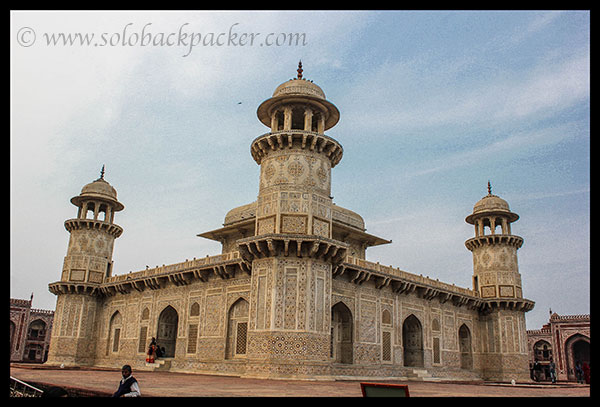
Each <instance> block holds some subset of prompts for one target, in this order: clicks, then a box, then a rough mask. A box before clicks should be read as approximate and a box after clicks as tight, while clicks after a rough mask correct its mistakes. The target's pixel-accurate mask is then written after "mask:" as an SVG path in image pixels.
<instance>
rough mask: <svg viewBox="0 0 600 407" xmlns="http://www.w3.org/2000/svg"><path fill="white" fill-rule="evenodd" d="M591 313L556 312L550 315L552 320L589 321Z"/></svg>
mask: <svg viewBox="0 0 600 407" xmlns="http://www.w3.org/2000/svg"><path fill="white" fill-rule="evenodd" d="M589 320H590V314H578V315H558V314H556V313H554V314H552V315H551V316H550V321H589Z"/></svg>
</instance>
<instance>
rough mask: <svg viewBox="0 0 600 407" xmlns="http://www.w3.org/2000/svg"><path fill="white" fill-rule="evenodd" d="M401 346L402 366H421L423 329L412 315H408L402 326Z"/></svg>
mask: <svg viewBox="0 0 600 407" xmlns="http://www.w3.org/2000/svg"><path fill="white" fill-rule="evenodd" d="M402 346H403V347H404V366H413V367H422V366H423V328H422V326H421V322H419V320H418V319H417V317H415V316H414V315H412V314H411V315H409V316H408V317H407V318H406V319H405V320H404V323H403V324H402Z"/></svg>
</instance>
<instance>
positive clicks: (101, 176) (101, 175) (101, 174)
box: [100, 164, 104, 179]
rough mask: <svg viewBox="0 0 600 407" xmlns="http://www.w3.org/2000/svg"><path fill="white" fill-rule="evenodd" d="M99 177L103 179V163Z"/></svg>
mask: <svg viewBox="0 0 600 407" xmlns="http://www.w3.org/2000/svg"><path fill="white" fill-rule="evenodd" d="M100 179H104V164H102V169H101V170H100Z"/></svg>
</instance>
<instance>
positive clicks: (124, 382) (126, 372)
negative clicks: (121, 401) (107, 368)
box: [112, 365, 141, 397]
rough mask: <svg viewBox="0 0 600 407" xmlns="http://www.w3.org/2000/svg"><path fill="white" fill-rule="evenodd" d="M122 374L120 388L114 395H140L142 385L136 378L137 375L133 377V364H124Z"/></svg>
mask: <svg viewBox="0 0 600 407" xmlns="http://www.w3.org/2000/svg"><path fill="white" fill-rule="evenodd" d="M121 374H122V375H123V378H122V379H121V381H120V383H119V388H118V389H117V391H116V392H115V393H114V394H113V395H112V396H113V397H139V396H141V393H140V386H139V385H138V382H137V380H136V379H135V377H133V375H132V374H131V366H129V365H124V366H123V367H122V368H121Z"/></svg>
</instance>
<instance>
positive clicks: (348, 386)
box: [10, 364, 590, 397]
mask: <svg viewBox="0 0 600 407" xmlns="http://www.w3.org/2000/svg"><path fill="white" fill-rule="evenodd" d="M10 375H11V376H13V377H16V378H17V379H19V380H22V381H24V382H29V383H31V382H36V383H43V384H46V385H48V384H51V385H57V386H63V387H71V388H81V389H87V390H93V391H96V392H100V393H98V395H109V394H111V393H112V392H114V391H115V390H116V389H117V387H118V382H119V380H120V378H121V373H120V371H117V370H96V369H73V370H71V369H49V368H40V366H39V365H37V366H36V365H29V366H28V365H25V364H11V367H10ZM134 376H135V377H136V378H137V380H138V382H139V383H140V388H141V392H142V396H147V397H152V396H167V397H362V393H361V391H360V382H359V381H301V380H267V379H246V378H239V377H226V376H211V375H199V374H188V373H173V372H142V371H139V372H135V371H134ZM386 383H398V384H408V388H409V392H410V396H411V397H589V396H590V386H589V385H576V384H557V385H540V384H523V385H516V386H511V385H510V384H505V385H497V384H496V385H493V384H473V383H470V384H467V383H448V382H445V383H439V382H420V381H389V382H386Z"/></svg>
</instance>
